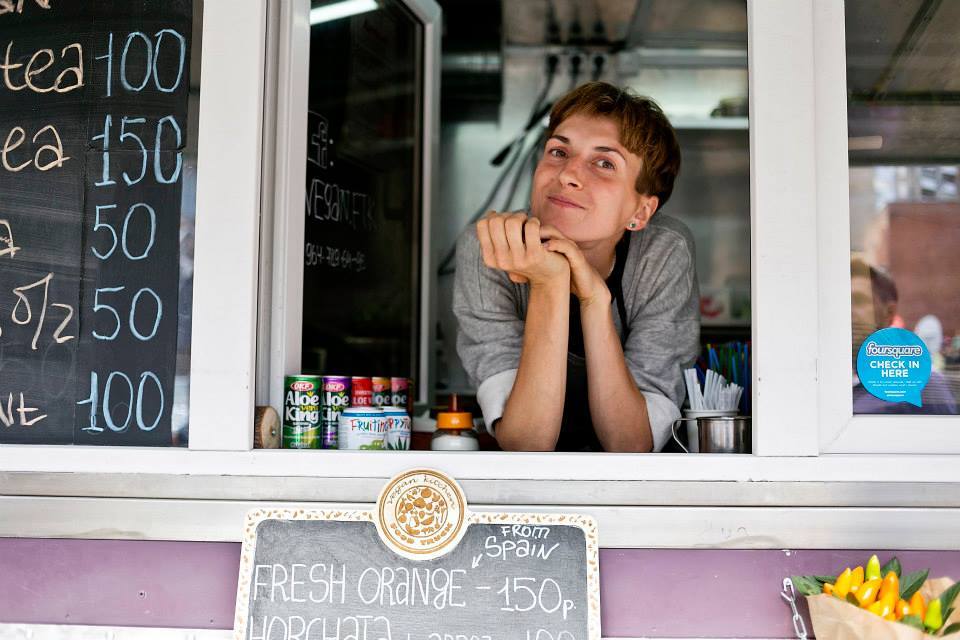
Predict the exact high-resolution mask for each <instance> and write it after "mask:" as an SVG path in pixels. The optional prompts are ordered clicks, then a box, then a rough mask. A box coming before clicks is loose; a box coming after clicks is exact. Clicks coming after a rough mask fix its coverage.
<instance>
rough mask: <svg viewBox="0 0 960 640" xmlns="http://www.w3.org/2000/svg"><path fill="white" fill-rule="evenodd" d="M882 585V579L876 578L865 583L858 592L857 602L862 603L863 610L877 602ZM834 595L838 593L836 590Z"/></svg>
mask: <svg viewBox="0 0 960 640" xmlns="http://www.w3.org/2000/svg"><path fill="white" fill-rule="evenodd" d="M882 583H883V581H882V580H881V579H880V578H874V579H873V580H867V581H866V582H864V583H863V585H862V586H861V587H860V588H859V589H858V590H857V601H858V602H859V603H860V608H861V609H866V608H867V607H869V606H870V605H872V604H873V603H874V602H876V601H877V593H878V592H879V591H880V585H881V584H882ZM834 593H836V590H834Z"/></svg>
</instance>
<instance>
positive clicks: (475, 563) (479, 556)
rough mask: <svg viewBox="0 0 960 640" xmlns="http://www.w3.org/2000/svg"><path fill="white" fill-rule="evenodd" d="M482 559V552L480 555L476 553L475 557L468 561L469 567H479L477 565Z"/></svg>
mask: <svg viewBox="0 0 960 640" xmlns="http://www.w3.org/2000/svg"><path fill="white" fill-rule="evenodd" d="M482 559H483V554H482V553H481V554H480V555H478V556H477V557H475V558H474V559H473V561H471V562H470V568H471V569H476V568H477V567H479V566H480V561H481V560H482Z"/></svg>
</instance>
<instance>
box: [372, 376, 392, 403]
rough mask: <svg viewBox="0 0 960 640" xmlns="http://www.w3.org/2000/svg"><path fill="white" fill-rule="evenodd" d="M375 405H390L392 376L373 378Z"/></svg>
mask: <svg viewBox="0 0 960 640" xmlns="http://www.w3.org/2000/svg"><path fill="white" fill-rule="evenodd" d="M372 384H373V406H375V407H389V406H390V378H373V379H372Z"/></svg>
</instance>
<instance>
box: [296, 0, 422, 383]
mask: <svg viewBox="0 0 960 640" xmlns="http://www.w3.org/2000/svg"><path fill="white" fill-rule="evenodd" d="M312 4H313V5H314V11H318V12H320V13H318V14H316V15H315V16H314V15H312V16H311V20H312V22H313V24H312V26H311V29H310V81H309V96H308V109H309V112H308V118H307V127H308V128H307V172H306V203H305V227H304V257H303V259H304V278H303V334H302V336H303V341H302V345H303V347H302V366H301V370H302V371H304V372H308V373H318V374H339V375H366V376H371V375H373V376H380V375H382V376H400V377H412V378H415V379H416V378H417V377H418V374H419V372H418V371H417V365H416V354H417V353H418V346H417V344H418V330H419V322H420V320H419V310H420V304H419V284H418V283H419V275H420V268H421V267H420V247H421V233H420V227H421V215H420V208H421V194H420V185H421V179H422V172H421V166H420V163H421V162H422V147H423V143H422V135H421V132H422V117H423V116H422V111H423V109H422V92H423V81H422V71H421V70H422V65H423V34H422V32H423V27H422V25H421V24H420V23H418V22H417V20H416V19H415V18H414V17H413V16H412V15H411V14H410V13H409V12H408V11H407V10H406V8H405V7H404V6H403V3H402V2H400V1H398V0H384V1H383V2H379V3H378V5H379V6H378V7H377V8H375V9H374V10H372V11H368V12H365V13H361V14H359V15H354V16H351V17H349V18H340V19H335V20H327V19H323V15H322V10H323V8H324V5H329V4H330V3H329V2H319V1H314V2H313V3H312Z"/></svg>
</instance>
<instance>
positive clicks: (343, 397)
mask: <svg viewBox="0 0 960 640" xmlns="http://www.w3.org/2000/svg"><path fill="white" fill-rule="evenodd" d="M321 385H322V386H321V389H322V393H321V396H320V411H321V414H322V420H323V422H322V428H321V431H320V445H321V446H322V447H323V448H324V449H336V448H337V433H338V432H339V430H340V414H341V413H343V410H344V409H346V408H348V407H349V406H350V376H323V379H322V381H321Z"/></svg>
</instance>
